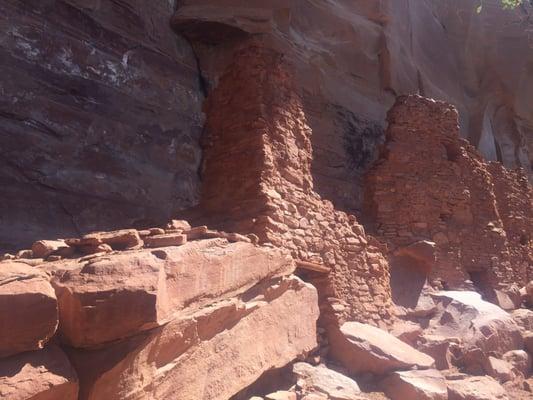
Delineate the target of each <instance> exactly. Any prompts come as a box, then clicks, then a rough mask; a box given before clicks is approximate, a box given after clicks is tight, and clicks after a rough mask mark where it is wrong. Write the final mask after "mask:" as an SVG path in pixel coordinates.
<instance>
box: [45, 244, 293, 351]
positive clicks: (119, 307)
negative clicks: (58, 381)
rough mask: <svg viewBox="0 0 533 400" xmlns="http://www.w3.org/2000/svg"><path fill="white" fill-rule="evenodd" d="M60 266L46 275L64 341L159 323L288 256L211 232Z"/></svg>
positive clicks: (288, 265)
mask: <svg viewBox="0 0 533 400" xmlns="http://www.w3.org/2000/svg"><path fill="white" fill-rule="evenodd" d="M228 250H229V251H228ZM197 266H200V267H197ZM202 266H207V267H206V268H202ZM62 268H65V269H67V271H66V272H64V273H63V274H57V275H56V276H55V277H54V279H53V281H52V284H53V285H54V287H55V289H56V292H57V295H58V302H59V312H60V318H61V321H62V323H61V333H62V335H63V337H64V339H65V341H66V342H67V343H69V344H70V345H72V346H75V347H90V346H94V345H97V344H102V343H105V342H111V341H113V340H117V339H121V338H124V337H127V336H131V335H132V334H135V333H138V332H139V331H142V330H146V329H150V328H153V327H155V326H158V325H163V324H165V323H166V322H167V321H168V319H169V318H170V317H171V315H172V314H173V313H175V312H178V311H180V310H181V309H183V308H185V307H187V308H189V309H191V308H193V307H196V308H198V307H199V306H201V305H202V303H205V299H206V298H216V297H220V296H224V295H231V294H232V293H235V292H237V291H243V290H246V289H248V288H250V287H252V286H255V285H256V284H257V283H258V282H261V281H263V280H265V279H267V278H274V277H276V276H283V275H287V274H290V273H291V272H292V271H293V269H294V264H293V262H292V259H291V258H290V257H288V256H287V255H286V254H284V253H282V252H281V251H279V250H271V251H269V252H266V251H265V252H262V251H257V248H256V247H255V246H254V245H252V244H250V243H235V244H232V245H231V246H230V249H228V248H227V247H226V246H225V241H224V240H222V239H212V240H202V241H197V242H192V243H190V244H189V245H187V246H183V247H170V248H168V249H165V250H159V252H157V253H155V254H154V252H153V251H150V250H142V251H139V252H132V253H124V254H118V255H116V256H114V257H104V258H94V259H90V260H87V261H85V262H83V263H79V262H76V263H75V265H73V266H70V265H64V266H62ZM221 282H223V285H221Z"/></svg>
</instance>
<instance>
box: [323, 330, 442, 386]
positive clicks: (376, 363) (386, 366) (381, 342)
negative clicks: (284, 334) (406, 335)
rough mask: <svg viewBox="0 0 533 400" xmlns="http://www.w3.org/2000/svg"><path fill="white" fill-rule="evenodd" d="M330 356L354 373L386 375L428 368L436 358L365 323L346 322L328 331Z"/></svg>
mask: <svg viewBox="0 0 533 400" xmlns="http://www.w3.org/2000/svg"><path fill="white" fill-rule="evenodd" d="M329 339H330V345H331V356H332V357H334V358H335V359H337V360H339V361H340V362H341V363H342V364H343V366H344V367H345V368H346V369H348V370H349V371H350V372H351V373H354V374H357V373H359V374H360V373H373V374H376V375H383V374H385V373H387V372H391V371H396V370H406V369H411V368H413V367H416V368H419V369H428V368H431V367H432V366H434V364H435V360H433V358H431V357H430V356H428V355H426V354H423V353H421V352H419V351H418V350H416V349H414V348H413V347H411V346H409V345H408V344H406V343H404V342H402V341H401V340H399V339H396V338H395V337H394V336H392V335H391V334H389V333H387V332H385V331H383V330H381V329H379V328H376V327H373V326H370V325H366V324H362V323H358V322H346V323H345V324H344V325H342V326H341V328H340V330H338V331H335V330H333V329H331V330H330V331H329Z"/></svg>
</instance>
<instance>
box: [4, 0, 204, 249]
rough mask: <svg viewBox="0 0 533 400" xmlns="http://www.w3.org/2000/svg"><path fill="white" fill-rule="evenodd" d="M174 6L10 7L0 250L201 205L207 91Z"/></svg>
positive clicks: (162, 1)
mask: <svg viewBox="0 0 533 400" xmlns="http://www.w3.org/2000/svg"><path fill="white" fill-rule="evenodd" d="M173 3H174V2H173V1H166V0H155V1H152V2H150V4H148V3H146V2H144V1H142V0H135V1H128V2H123V1H115V0H103V1H96V0H90V1H85V0H58V1H51V2H27V1H21V0H7V1H3V2H2V4H1V5H0V25H1V26H2V30H1V33H0V58H1V59H2V62H1V64H0V74H1V75H2V77H3V79H2V83H1V85H0V91H1V93H2V100H1V102H0V148H1V149H2V156H1V159H0V182H1V185H2V188H3V191H2V202H0V216H1V217H0V248H1V249H3V250H12V249H15V248H20V247H23V246H29V245H30V244H31V243H32V242H33V241H34V240H37V239H54V238H56V237H65V236H69V235H75V234H80V233H86V232H89V231H93V230H98V229H113V228H115V229H116V228H122V227H132V226H136V225H148V224H153V223H154V222H159V223H161V222H163V221H166V220H167V219H168V218H170V216H171V215H172V214H173V213H175V212H176V210H179V209H182V208H185V207H188V206H190V205H192V204H193V203H195V201H196V199H197V190H198V181H199V178H198V176H197V168H198V165H199V160H200V148H199V137H200V134H201V131H202V125H203V116H202V113H201V103H202V101H203V94H202V91H201V88H200V83H199V79H198V74H197V70H196V61H195V58H194V55H193V53H192V51H191V49H190V47H189V45H188V44H187V42H186V41H185V40H184V39H182V38H180V37H177V36H176V35H175V34H174V33H173V32H172V30H171V29H170V27H169V19H170V17H171V15H172V13H173V11H174V5H173ZM28 210H31V213H28Z"/></svg>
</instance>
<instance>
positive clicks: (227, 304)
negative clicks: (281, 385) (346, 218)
mask: <svg viewBox="0 0 533 400" xmlns="http://www.w3.org/2000/svg"><path fill="white" fill-rule="evenodd" d="M178 236H179V237H180V241H179V243H178V244H176V245H175V246H164V243H165V242H166V241H163V242H158V241H154V240H150V239H151V238H152V239H153V238H169V237H170V238H176V237H178ZM132 238H134V239H135V240H133V241H132V240H131V239H132ZM184 238H185V239H184ZM252 238H253V239H254V241H257V238H256V237H254V236H252ZM55 243H56V242H55ZM57 243H61V246H66V247H67V248H69V249H70V251H69V252H66V253H62V254H68V255H67V256H61V255H59V254H51V255H49V256H48V258H49V261H45V260H43V259H37V258H33V259H32V258H23V257H22V255H24V256H25V255H26V253H21V255H20V256H19V257H17V258H15V259H14V260H8V261H2V262H0V298H1V299H2V301H1V302H0V306H1V307H2V313H1V315H0V320H1V322H2V324H1V330H0V394H1V395H2V397H6V398H10V399H11V398H13V399H17V400H29V399H35V400H41V399H42V400H52V399H65V400H70V399H83V400H85V399H94V400H97V399H109V400H113V399H116V400H125V399H139V400H140V399H145V398H146V397H147V396H149V397H150V398H151V399H154V400H155V399H161V400H163V399H168V398H179V399H183V400H186V399H190V400H201V399H204V400H215V399H219V400H227V399H229V398H231V397H232V396H234V395H235V394H237V393H239V392H240V391H241V390H243V389H245V388H247V387H248V386H250V385H252V384H253V383H254V382H255V381H256V380H257V379H259V378H260V377H261V376H262V374H263V373H265V372H268V371H271V370H276V369H280V368H283V367H286V366H287V365H288V364H290V363H292V362H294V361H296V360H297V359H301V358H305V357H306V356H307V355H308V354H309V353H310V352H311V351H313V350H315V348H316V347H317V330H316V325H317V320H318V315H319V308H318V296H317V291H316V289H315V288H314V287H313V286H312V285H311V284H308V283H304V282H303V281H301V280H300V279H299V278H297V277H295V276H293V275H292V273H293V272H294V270H295V262H294V260H293V259H292V258H291V257H290V255H289V253H288V252H287V251H286V250H283V249H276V248H273V247H264V246H258V245H257V244H253V243H252V239H251V238H248V237H246V236H243V235H238V234H227V233H225V232H219V231H214V230H209V229H207V227H205V226H200V227H191V226H190V225H189V224H188V223H187V222H186V221H172V222H171V223H169V224H168V226H167V228H151V229H149V230H146V231H140V232H139V231H136V230H134V229H129V230H120V231H112V232H96V233H93V234H90V235H85V236H84V237H82V238H70V239H65V240H60V241H58V242H57ZM88 243H93V244H94V245H96V247H97V248H96V249H95V250H94V253H93V254H89V255H83V254H84V253H85V252H86V250H87V249H86V248H85V247H86V246H87V245H88ZM158 243H159V245H158ZM45 244H46V246H45ZM119 244H120V245H119ZM110 245H113V246H118V247H121V246H124V245H129V246H130V248H127V249H123V250H113V249H112V248H111V246H110ZM98 246H106V247H105V248H103V249H102V248H98ZM143 246H144V247H143ZM33 247H34V248H35V249H37V248H41V247H46V248H49V249H54V248H56V247H57V246H54V245H53V243H43V242H41V241H39V242H37V243H36V244H35V245H34V246H33ZM139 247H140V248H139ZM61 248H62V249H63V248H64V247H61ZM28 254H31V252H30V253H28ZM39 255H40V254H39ZM29 264H33V266H30V265H29ZM50 281H51V282H50ZM56 297H57V299H56ZM58 309H59V313H58ZM58 315H59V334H58V335H57V336H55V339H54V340H53V344H49V343H47V342H48V341H49V339H50V338H51V336H52V335H53V334H54V333H55V331H56V328H57V326H58ZM30 322H32V323H33V329H30V328H29V327H28V324H29V323H30ZM23 325H24V326H23ZM58 345H59V346H60V347H58ZM43 347H44V348H43ZM33 349H40V350H36V351H28V350H33ZM63 351H64V352H66V353H67V354H68V358H67V356H66V355H65V354H64V353H63ZM71 363H72V365H71Z"/></svg>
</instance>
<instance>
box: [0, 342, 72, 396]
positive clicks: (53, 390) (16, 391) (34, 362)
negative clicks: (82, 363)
mask: <svg viewBox="0 0 533 400" xmlns="http://www.w3.org/2000/svg"><path fill="white" fill-rule="evenodd" d="M0 397H1V398H3V399H10V400H58V399H61V400H77V399H78V377H77V375H76V372H75V371H74V369H73V368H72V366H71V365H70V361H69V360H68V358H67V356H66V355H65V354H64V353H63V351H62V350H61V349H60V348H59V347H57V346H55V345H52V346H48V347H46V349H44V350H38V351H30V352H26V353H22V354H17V355H14V356H11V357H8V358H4V359H0Z"/></svg>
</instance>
